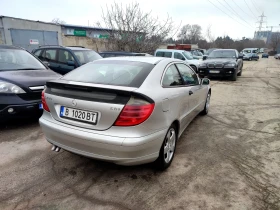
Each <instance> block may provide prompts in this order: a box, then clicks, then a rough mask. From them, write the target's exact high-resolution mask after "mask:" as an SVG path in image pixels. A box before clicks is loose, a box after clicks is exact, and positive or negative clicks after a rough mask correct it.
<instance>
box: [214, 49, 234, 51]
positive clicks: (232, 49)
mask: <svg viewBox="0 0 280 210" xmlns="http://www.w3.org/2000/svg"><path fill="white" fill-rule="evenodd" d="M232 50H234V51H235V50H236V49H215V50H214V51H232Z"/></svg>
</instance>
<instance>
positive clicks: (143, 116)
mask: <svg viewBox="0 0 280 210" xmlns="http://www.w3.org/2000/svg"><path fill="white" fill-rule="evenodd" d="M154 107H155V104H154V103H149V102H147V101H145V100H143V99H137V98H134V97H131V98H130V100H129V101H128V103H127V104H126V105H125V107H124V108H123V110H122V111H121V113H120V115H119V117H118V119H117V120H116V122H115V124H114V125H115V126H134V125H139V124H140V123H142V122H144V121H145V120H147V119H148V118H149V117H150V115H151V114H152V112H153V110H154Z"/></svg>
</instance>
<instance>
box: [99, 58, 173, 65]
mask: <svg viewBox="0 0 280 210" xmlns="http://www.w3.org/2000/svg"><path fill="white" fill-rule="evenodd" d="M164 59H170V60H171V61H173V60H174V61H176V59H171V58H163V57H149V56H131V57H110V58H103V59H102V60H118V61H136V62H143V63H150V64H157V63H158V62H160V61H161V60H164Z"/></svg>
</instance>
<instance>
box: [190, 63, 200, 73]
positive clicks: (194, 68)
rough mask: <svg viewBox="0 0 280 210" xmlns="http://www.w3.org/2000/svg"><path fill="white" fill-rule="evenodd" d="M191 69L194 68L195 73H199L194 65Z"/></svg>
mask: <svg viewBox="0 0 280 210" xmlns="http://www.w3.org/2000/svg"><path fill="white" fill-rule="evenodd" d="M190 67H192V69H193V70H194V71H195V73H198V72H197V68H196V66H194V65H190Z"/></svg>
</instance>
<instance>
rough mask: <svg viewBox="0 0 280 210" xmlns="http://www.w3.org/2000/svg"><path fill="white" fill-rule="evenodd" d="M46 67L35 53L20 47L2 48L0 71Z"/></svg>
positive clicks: (0, 50) (0, 51) (0, 52)
mask: <svg viewBox="0 0 280 210" xmlns="http://www.w3.org/2000/svg"><path fill="white" fill-rule="evenodd" d="M18 69H27V70H28V69H46V68H45V66H44V65H43V64H42V63H41V62H39V61H38V60H37V59H36V58H35V57H34V56H33V55H31V54H30V53H28V52H26V51H25V50H20V49H0V71H2V70H18Z"/></svg>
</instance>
